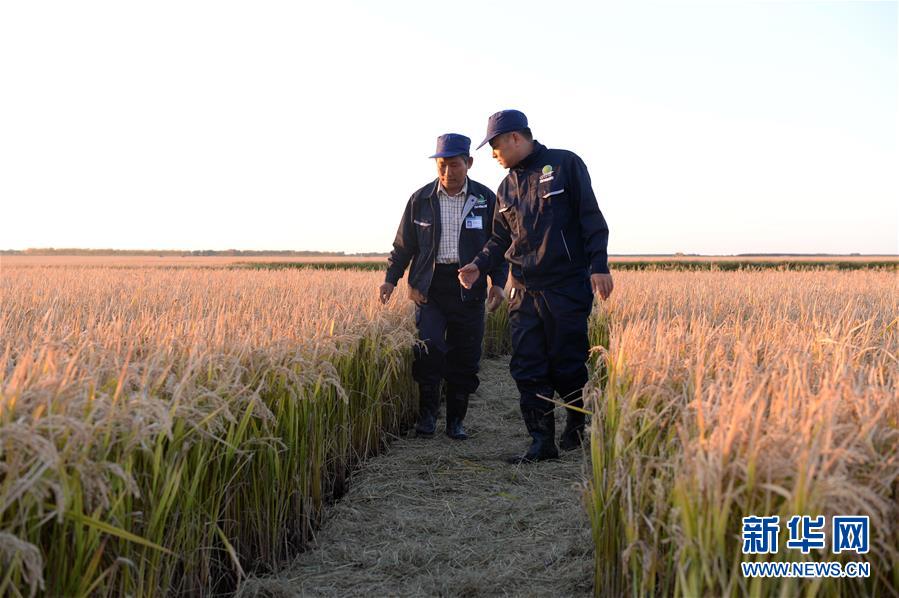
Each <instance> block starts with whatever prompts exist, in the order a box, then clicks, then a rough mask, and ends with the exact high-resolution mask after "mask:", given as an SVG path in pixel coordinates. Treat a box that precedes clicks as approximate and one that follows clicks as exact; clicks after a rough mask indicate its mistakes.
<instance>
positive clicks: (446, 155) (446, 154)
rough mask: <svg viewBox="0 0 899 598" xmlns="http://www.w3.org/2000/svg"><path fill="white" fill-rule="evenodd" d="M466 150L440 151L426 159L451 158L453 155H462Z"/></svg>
mask: <svg viewBox="0 0 899 598" xmlns="http://www.w3.org/2000/svg"><path fill="white" fill-rule="evenodd" d="M464 155H466V152H440V153H439V154H434V155H433V156H428V159H430V160H433V159H434V158H452V157H453V156H464Z"/></svg>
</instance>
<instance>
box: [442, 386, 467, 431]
mask: <svg viewBox="0 0 899 598" xmlns="http://www.w3.org/2000/svg"><path fill="white" fill-rule="evenodd" d="M467 412H468V393H467V392H462V391H460V390H456V389H454V388H452V387H449V388H448V389H447V391H446V435H447V436H449V437H450V438H452V439H453V440H468V434H466V433H465V427H464V426H463V425H462V421H463V420H464V419H465V414H466V413H467Z"/></svg>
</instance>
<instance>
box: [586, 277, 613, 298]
mask: <svg viewBox="0 0 899 598" xmlns="http://www.w3.org/2000/svg"><path fill="white" fill-rule="evenodd" d="M590 285H591V286H592V287H593V294H594V295H599V296H600V297H602V298H603V299H608V298H609V295H611V294H612V288H613V287H614V285H613V284H612V275H611V274H591V275H590Z"/></svg>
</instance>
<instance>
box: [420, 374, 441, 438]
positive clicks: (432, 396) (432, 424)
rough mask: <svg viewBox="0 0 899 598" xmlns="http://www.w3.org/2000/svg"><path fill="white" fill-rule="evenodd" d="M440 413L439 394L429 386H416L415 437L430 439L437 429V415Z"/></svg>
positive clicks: (433, 387) (435, 388)
mask: <svg viewBox="0 0 899 598" xmlns="http://www.w3.org/2000/svg"><path fill="white" fill-rule="evenodd" d="M439 411H440V394H439V393H438V392H437V387H436V386H432V385H430V384H419V385H418V423H417V424H415V435H416V436H420V437H422V438H431V437H432V436H434V432H435V431H436V429H437V413H438V412H439Z"/></svg>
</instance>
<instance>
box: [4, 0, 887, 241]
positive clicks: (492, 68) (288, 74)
mask: <svg viewBox="0 0 899 598" xmlns="http://www.w3.org/2000/svg"><path fill="white" fill-rule="evenodd" d="M897 79H899V62H897V3H896V2H823V3H818V2H789V3H788V2H756V3H743V2H739V3H737V2H690V3H680V2H665V3H659V2H655V3H646V2H619V3H612V2H560V1H553V2H547V1H545V0H544V1H543V2H530V1H515V2H489V3H488V2H470V1H468V0H453V1H451V2H441V3H431V2H420V1H419V2H415V1H411V0H410V1H408V2H389V1H381V2H361V1H355V2H354V1H348V0H337V1H328V2H314V3H311V2H310V3H301V2H278V1H270V2H268V1H267V2H233V1H222V0H215V1H193V0H177V1H168V0H154V1H153V2H141V3H138V2H126V1H122V0H115V1H109V2H96V1H89V0H82V1H79V2H71V1H57V2H38V1H34V0H21V1H15V0H7V1H5V2H3V3H2V4H0V206H2V212H0V213H2V225H0V249H24V248H27V247H94V248H97V247H103V248H106V247H113V248H122V249H137V248H146V249H150V248H154V249H229V248H235V249H296V250H303V249H309V250H323V251H331V250H334V251H346V252H361V251H388V250H389V249H390V247H391V242H392V240H393V237H394V234H395V232H396V227H397V224H398V223H399V220H400V216H401V214H402V211H403V208H404V206H405V203H406V201H407V200H408V198H409V196H410V195H411V193H412V192H413V191H415V190H416V189H418V188H419V187H421V186H422V185H424V184H426V183H428V182H429V181H431V180H433V179H434V178H435V176H436V171H435V168H434V164H433V161H431V160H428V159H427V156H428V155H430V154H431V153H433V150H434V144H435V140H436V137H437V136H438V135H440V134H441V133H445V132H456V133H463V134H465V135H468V136H469V137H471V138H472V140H473V147H474V146H475V145H477V144H478V143H479V142H480V141H481V138H482V137H483V135H484V132H485V128H486V122H487V117H488V116H489V115H490V114H492V113H493V112H496V111H497V110H501V109H504V108H517V109H520V110H522V111H524V112H525V113H526V114H527V115H528V118H529V120H530V124H531V128H532V130H533V131H534V134H535V136H536V138H537V139H538V140H539V141H540V142H542V143H544V144H546V145H548V146H549V147H556V148H564V149H569V150H572V151H574V152H576V153H577V154H579V155H580V156H581V157H582V158H583V159H584V160H585V162H586V163H587V166H588V168H589V170H590V174H591V176H592V179H593V186H594V190H595V191H596V195H597V197H598V199H599V205H600V208H601V209H602V211H603V213H604V214H605V216H606V219H607V221H608V222H609V227H610V230H611V234H610V240H609V252H610V253H612V254H621V253H673V252H678V251H681V252H689V253H706V254H730V253H748V252H806V253H811V252H830V253H849V252H860V253H891V254H893V253H899V177H897V164H899V149H897V145H899V144H897V138H899V119H897V111H899V104H897ZM473 155H474V167H473V168H472V170H471V171H470V176H471V177H472V178H473V179H475V180H478V181H480V182H482V183H484V184H486V185H487V186H489V187H491V188H496V186H497V185H498V184H499V182H500V180H501V179H502V177H503V176H505V173H506V171H504V170H503V169H501V168H500V166H499V165H498V164H497V163H496V162H495V161H494V160H493V159H492V158H491V157H490V150H489V146H485V147H484V148H482V149H480V150H478V151H476V152H474V154H473Z"/></svg>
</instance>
